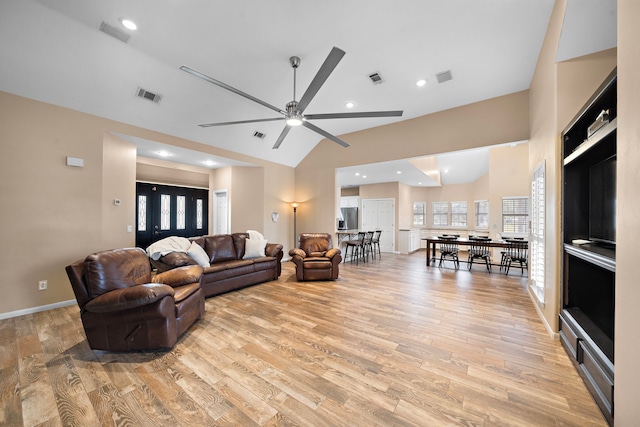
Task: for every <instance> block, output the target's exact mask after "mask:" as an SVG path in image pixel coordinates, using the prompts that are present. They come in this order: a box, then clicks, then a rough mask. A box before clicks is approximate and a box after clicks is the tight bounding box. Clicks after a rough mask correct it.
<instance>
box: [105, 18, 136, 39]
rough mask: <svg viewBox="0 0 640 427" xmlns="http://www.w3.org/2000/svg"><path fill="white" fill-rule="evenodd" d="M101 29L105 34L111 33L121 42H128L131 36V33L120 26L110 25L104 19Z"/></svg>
mask: <svg viewBox="0 0 640 427" xmlns="http://www.w3.org/2000/svg"><path fill="white" fill-rule="evenodd" d="M100 31H102V32H103V33H105V34H109V35H110V36H111V37H115V38H116V39H118V40H120V41H121V42H124V43H127V42H128V41H129V38H130V37H131V36H130V35H129V34H127V33H125V32H124V31H122V30H121V29H120V28H117V27H114V26H113V25H109V24H107V23H106V22H104V21H102V24H100Z"/></svg>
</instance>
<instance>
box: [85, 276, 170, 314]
mask: <svg viewBox="0 0 640 427" xmlns="http://www.w3.org/2000/svg"><path fill="white" fill-rule="evenodd" d="M173 295H174V290H173V288H172V287H171V286H167V285H162V284H158V283H146V284H144V285H136V286H131V287H128V288H122V289H116V290H113V291H110V292H107V293H105V294H102V295H100V296H97V297H95V298H94V299H92V300H91V301H89V302H88V303H86V304H85V306H84V310H85V311H90V312H92V313H112V312H116V311H122V310H127V309H130V308H136V307H142V306H145V305H149V304H152V303H154V302H156V301H160V300H161V299H162V298H164V297H167V296H170V297H173Z"/></svg>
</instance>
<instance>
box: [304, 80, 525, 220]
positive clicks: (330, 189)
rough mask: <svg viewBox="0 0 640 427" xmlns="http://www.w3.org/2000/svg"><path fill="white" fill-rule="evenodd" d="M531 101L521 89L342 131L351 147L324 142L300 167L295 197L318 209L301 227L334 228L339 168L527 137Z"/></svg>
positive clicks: (315, 209)
mask: <svg viewBox="0 0 640 427" xmlns="http://www.w3.org/2000/svg"><path fill="white" fill-rule="evenodd" d="M528 104H529V96H528V92H527V91H524V92H518V93H515V94H511V95H507V96H502V97H498V98H493V99H489V100H486V101H482V102H478V103H474V104H470V105H466V106H463V107H459V108H454V109H451V110H447V111H442V112H439V113H435V114H430V115H427V116H422V117H418V118H415V119H410V120H406V121H403V122H399V123H395V124H391V125H386V126H381V127H377V128H372V129H367V130H363V131H360V132H355V133H351V134H347V135H343V138H344V139H345V140H346V141H348V142H349V144H351V147H349V148H348V149H344V148H342V147H340V146H338V145H337V144H334V143H332V142H330V141H327V140H323V141H321V142H320V143H319V144H318V145H317V146H316V147H315V148H314V149H313V151H312V152H311V153H310V154H309V155H308V156H307V157H305V159H304V160H303V161H302V162H300V164H299V165H298V166H297V167H296V197H298V198H299V199H300V200H305V201H306V203H305V206H304V209H305V210H308V211H310V212H314V214H313V215H301V217H300V220H299V221H298V232H306V231H318V230H334V229H335V211H336V206H335V203H336V200H337V198H336V192H337V191H338V190H336V184H335V169H336V168H338V167H345V166H354V165H359V164H366V163H376V162H381V161H387V160H397V159H405V158H411V157H419V156H426V155H429V154H438V153H445V152H450V151H455V150H463V149H468V148H476V147H482V146H488V145H494V144H501V143H506V142H513V141H522V140H526V139H528V137H529V122H528ZM362 188H363V187H362V186H361V187H360V198H361V199H362V198H365V197H364V196H363V194H362ZM396 200H397V199H396ZM397 214H398V212H396V220H398V219H399V218H398V216H397Z"/></svg>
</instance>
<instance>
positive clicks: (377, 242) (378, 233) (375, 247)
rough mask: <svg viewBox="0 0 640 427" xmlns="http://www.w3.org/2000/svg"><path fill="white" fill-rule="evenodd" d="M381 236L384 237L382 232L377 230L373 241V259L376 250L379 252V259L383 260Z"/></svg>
mask: <svg viewBox="0 0 640 427" xmlns="http://www.w3.org/2000/svg"><path fill="white" fill-rule="evenodd" d="M381 235H382V230H376V231H375V232H374V233H373V239H371V249H372V250H373V252H372V258H375V255H376V250H377V252H378V257H380V258H382V253H381V252H380V236H381Z"/></svg>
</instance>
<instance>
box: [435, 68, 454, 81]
mask: <svg viewBox="0 0 640 427" xmlns="http://www.w3.org/2000/svg"><path fill="white" fill-rule="evenodd" d="M436 78H437V79H438V83H444V82H448V81H449V80H451V79H453V76H452V75H451V70H447V71H443V72H441V73H438V74H436Z"/></svg>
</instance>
